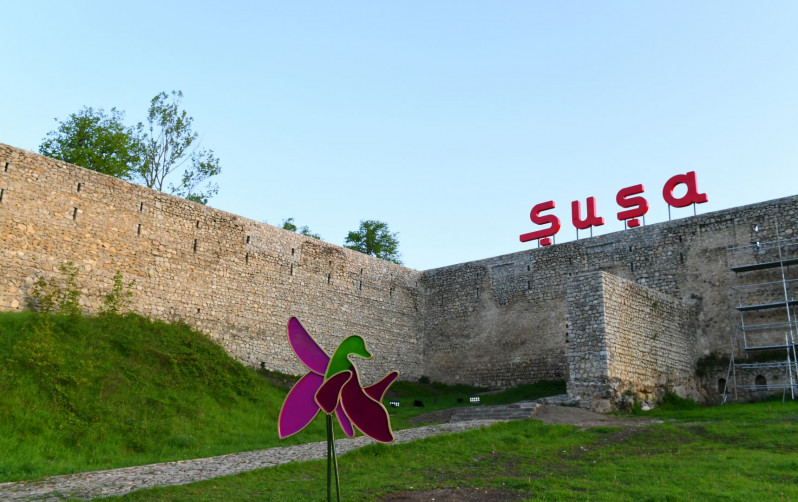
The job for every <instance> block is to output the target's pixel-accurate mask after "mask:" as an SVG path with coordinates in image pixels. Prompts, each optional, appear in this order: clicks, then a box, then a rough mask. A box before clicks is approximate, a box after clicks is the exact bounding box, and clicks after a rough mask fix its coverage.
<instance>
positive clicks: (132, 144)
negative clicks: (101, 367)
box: [39, 91, 221, 204]
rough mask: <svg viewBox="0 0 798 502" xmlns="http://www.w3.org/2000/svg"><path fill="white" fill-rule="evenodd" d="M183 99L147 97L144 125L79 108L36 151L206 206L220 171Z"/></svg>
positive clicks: (174, 93)
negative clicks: (147, 106)
mask: <svg viewBox="0 0 798 502" xmlns="http://www.w3.org/2000/svg"><path fill="white" fill-rule="evenodd" d="M182 99H183V93H182V92H181V91H172V92H171V93H170V94H167V93H165V92H161V93H159V94H158V95H156V96H155V97H154V98H152V101H151V102H150V108H149V110H148V113H147V126H146V127H145V125H144V124H142V123H141V122H139V123H138V124H137V125H136V127H126V126H125V125H124V124H123V121H124V118H125V114H124V112H120V111H117V110H116V108H112V109H111V114H110V115H106V114H105V112H104V111H103V109H102V108H100V109H98V110H94V109H92V108H87V107H84V108H83V109H82V110H81V111H79V112H78V113H73V114H72V115H70V116H69V118H68V119H67V120H64V121H63V122H59V125H58V129H57V130H55V131H51V132H49V133H48V134H47V136H46V137H45V138H44V140H42V144H41V146H40V147H39V153H41V154H42V155H47V156H48V157H54V158H57V159H61V160H64V161H66V162H70V163H72V164H77V165H79V166H83V167H86V168H88V169H93V170H95V171H99V172H101V173H105V174H109V175H111V176H116V177H118V178H123V179H128V180H131V181H137V182H140V183H142V184H143V185H146V186H147V187H149V188H154V189H156V190H161V191H163V192H167V193H170V194H172V195H176V196H178V197H184V198H186V199H188V200H192V201H194V202H199V203H200V204H207V203H208V199H210V198H211V197H213V196H214V195H216V194H217V193H218V192H219V187H218V186H217V185H216V184H215V183H213V182H212V181H211V178H212V177H213V176H216V175H218V174H219V173H220V172H221V167H220V166H219V159H218V158H217V157H216V156H214V154H213V150H208V149H204V148H200V147H199V141H198V140H197V138H198V137H199V135H198V134H197V133H196V132H194V130H193V128H192V124H193V122H194V119H193V118H192V117H189V116H188V113H186V111H185V110H183V109H182V108H181V107H180V101H181V100H182ZM56 121H58V119H56Z"/></svg>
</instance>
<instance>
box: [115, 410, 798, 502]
mask: <svg viewBox="0 0 798 502" xmlns="http://www.w3.org/2000/svg"><path fill="white" fill-rule="evenodd" d="M686 408H687V409H683V410H679V409H676V407H674V406H670V407H669V406H667V405H666V406H664V407H663V409H662V410H659V411H657V410H654V411H653V412H649V413H647V414H646V415H647V416H650V417H659V418H662V419H663V420H665V423H663V424H658V425H648V426H639V425H637V426H632V427H625V428H614V427H600V428H593V429H586V430H583V429H580V428H578V427H575V426H566V425H544V424H542V423H540V422H538V421H535V420H523V421H515V422H510V423H502V424H498V425H495V426H493V427H490V428H488V429H483V430H476V431H471V432H466V433H462V434H455V435H448V436H440V437H433V438H428V439H425V440H421V441H417V442H414V443H408V444H401V445H395V446H386V445H372V446H368V447H366V448H363V449H361V450H357V451H354V452H350V453H348V454H346V455H344V456H342V457H341V458H340V459H339V463H340V467H341V483H342V490H343V494H344V496H345V499H346V500H379V499H380V498H381V497H385V496H387V495H389V494H391V493H396V492H409V493H413V492H424V491H427V490H432V489H440V488H447V489H455V490H456V489H457V488H468V487H483V488H487V489H494V490H504V491H509V492H515V493H518V495H519V500H523V499H529V500H537V499H540V500H607V501H616V500H634V501H646V500H651V501H657V500H747V501H752V500H757V501H759V500H798V426H796V421H797V419H798V404H797V403H794V402H788V403H785V404H782V403H781V402H775V401H774V402H763V403H757V404H745V405H741V404H734V405H725V406H720V407H714V408H701V407H689V406H688V407H686ZM325 472H326V471H325V464H324V462H323V461H313V462H304V463H298V464H287V465H283V466H279V467H275V468H268V469H261V470H258V471H253V472H250V473H246V474H241V475H238V476H231V477H227V478H220V479H216V480H211V481H204V482H199V483H195V484H191V485H187V486H181V487H171V488H158V489H152V490H145V491H141V492H135V493H132V494H130V495H128V496H126V497H123V498H124V499H125V500H135V501H146V500H165V501H178V500H181V501H182V500H198V501H204V500H207V501H211V500H227V501H236V500H242V501H243V500H275V501H276V500H280V501H282V500H308V501H311V500H323V499H324V496H325V491H324V490H325ZM428 499H429V497H427V498H423V497H420V498H417V499H413V500H428Z"/></svg>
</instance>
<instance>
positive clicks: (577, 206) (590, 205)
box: [571, 197, 604, 230]
mask: <svg viewBox="0 0 798 502" xmlns="http://www.w3.org/2000/svg"><path fill="white" fill-rule="evenodd" d="M581 206H582V204H581V203H580V202H579V201H578V200H575V201H573V202H571V221H572V222H573V224H574V226H575V227H576V228H578V229H579V230H585V229H586V228H590V227H600V226H601V225H603V224H604V218H602V217H601V216H596V198H595V197H588V198H587V215H586V216H585V219H584V220H583V219H582V207H581Z"/></svg>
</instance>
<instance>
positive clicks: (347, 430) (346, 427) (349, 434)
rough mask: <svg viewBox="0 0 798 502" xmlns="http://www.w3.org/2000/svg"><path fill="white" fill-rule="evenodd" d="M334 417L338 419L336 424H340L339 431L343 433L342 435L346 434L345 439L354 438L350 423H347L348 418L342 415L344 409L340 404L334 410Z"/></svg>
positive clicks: (353, 430) (344, 414)
mask: <svg viewBox="0 0 798 502" xmlns="http://www.w3.org/2000/svg"><path fill="white" fill-rule="evenodd" d="M335 416H337V417H338V423H339V424H341V429H342V430H343V431H344V434H346V437H350V438H351V437H355V429H354V428H353V427H352V422H350V421H349V417H347V416H346V413H344V409H343V407H342V406H341V404H340V403H339V404H338V407H337V408H335Z"/></svg>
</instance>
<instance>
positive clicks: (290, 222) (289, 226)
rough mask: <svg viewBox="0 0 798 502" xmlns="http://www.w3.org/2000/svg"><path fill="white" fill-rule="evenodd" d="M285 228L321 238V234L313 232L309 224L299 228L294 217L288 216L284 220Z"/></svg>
mask: <svg viewBox="0 0 798 502" xmlns="http://www.w3.org/2000/svg"><path fill="white" fill-rule="evenodd" d="M283 230H290V231H291V232H297V233H300V234H302V235H307V236H308V237H313V238H314V239H319V240H321V235H319V234H314V233H313V232H311V231H310V228H308V227H307V225H305V226H303V227H301V228H299V229H297V226H296V224H294V219H293V218H286V219H284V220H283Z"/></svg>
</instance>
